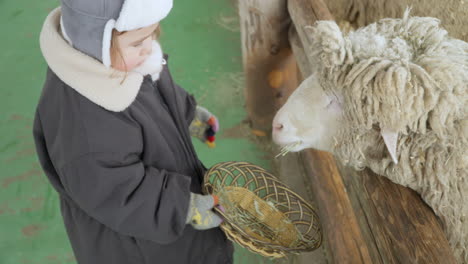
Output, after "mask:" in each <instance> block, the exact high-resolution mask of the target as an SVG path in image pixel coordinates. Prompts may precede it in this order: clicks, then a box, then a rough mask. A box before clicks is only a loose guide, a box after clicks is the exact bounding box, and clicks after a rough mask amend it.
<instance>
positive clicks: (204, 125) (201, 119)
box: [190, 106, 219, 148]
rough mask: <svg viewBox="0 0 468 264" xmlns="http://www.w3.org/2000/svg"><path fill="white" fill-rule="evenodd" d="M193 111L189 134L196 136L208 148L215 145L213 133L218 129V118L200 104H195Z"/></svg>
mask: <svg viewBox="0 0 468 264" xmlns="http://www.w3.org/2000/svg"><path fill="white" fill-rule="evenodd" d="M195 111H196V112H195V118H194V119H193V121H192V123H191V124H190V135H192V136H194V137H197V138H198V139H200V140H201V141H202V142H203V143H206V144H207V145H208V146H209V147H210V148H213V147H215V134H216V132H218V130H219V122H218V119H217V118H216V117H215V116H214V115H213V114H212V113H210V111H208V110H206V109H205V108H203V107H201V106H197V108H196V110H195Z"/></svg>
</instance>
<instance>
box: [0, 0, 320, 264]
mask: <svg viewBox="0 0 468 264" xmlns="http://www.w3.org/2000/svg"><path fill="white" fill-rule="evenodd" d="M233 2H234V1H230V0H224V1H219V0H202V1H190V0H177V1H175V3H174V4H175V7H174V9H173V11H172V14H171V15H170V16H169V18H167V19H166V20H165V21H164V22H163V34H162V44H163V47H164V50H165V52H166V53H169V54H170V60H171V65H172V69H171V70H172V74H173V76H174V79H175V80H176V81H177V82H178V83H179V84H180V85H181V86H183V87H184V88H186V89H187V90H188V91H190V92H191V93H193V94H195V97H196V98H197V99H198V101H199V104H201V105H203V106H205V107H207V108H208V109H210V110H212V112H213V113H215V114H216V115H217V116H218V117H219V119H220V123H221V132H220V133H219V135H218V140H217V147H216V148H215V149H209V148H208V147H206V146H205V145H202V144H201V143H199V142H196V143H195V144H196V148H197V150H198V152H199V155H200V157H201V159H202V161H203V162H204V163H205V165H206V166H207V167H208V166H211V165H213V164H215V163H217V162H221V161H229V160H243V161H249V162H252V163H255V164H258V165H261V166H264V167H266V168H270V163H271V160H270V159H269V158H270V156H269V155H267V154H265V152H263V151H262V150H261V148H260V147H259V146H257V145H256V144H253V143H252V142H251V141H249V140H248V139H247V138H246V137H245V136H244V135H245V134H246V133H245V131H246V130H245V128H246V124H245V123H242V120H243V119H244V118H245V116H246V113H245V110H244V107H243V106H244V100H243V74H242V66H241V55H240V54H241V51H240V33H239V26H238V18H237V8H236V7H235V5H234V4H233ZM57 5H58V1H57V0H43V1H26V0H0V23H1V24H2V25H3V31H2V41H1V42H0V49H1V50H2V52H1V53H0V77H1V79H2V83H3V86H2V89H1V90H0V98H1V104H0V112H1V115H0V127H1V128H2V129H1V141H0V168H1V170H0V263H2V264H39V263H40V264H43V263H76V261H75V260H74V257H73V254H72V250H71V247H70V245H69V242H68V239H67V237H66V233H65V230H64V227H63V223H62V219H61V215H60V211H59V208H58V199H57V194H56V193H55V191H54V190H53V189H52V188H51V186H50V185H49V184H48V181H47V179H46V177H45V176H44V175H43V172H42V170H41V168H40V166H39V164H38V161H37V158H36V155H35V150H34V144H33V141H32V132H31V124H32V118H33V113H34V109H35V106H36V103H37V100H38V98H39V95H40V92H41V87H42V84H43V81H44V73H45V70H46V64H45V62H44V60H43V58H42V56H41V53H40V50H39V45H38V38H39V32H40V29H41V26H42V22H43V20H44V18H45V16H46V15H47V14H48V13H49V12H50V11H51V10H52V9H53V8H54V7H56V6H57ZM310 261H311V260H310V259H309V260H308V263H310ZM281 262H282V263H286V262H289V263H297V261H296V260H295V258H292V259H289V260H283V261H281ZM235 263H256V264H257V263H273V261H271V260H268V259H265V258H262V257H260V256H257V255H254V254H251V253H249V252H247V251H246V250H244V249H241V248H236V253H235Z"/></svg>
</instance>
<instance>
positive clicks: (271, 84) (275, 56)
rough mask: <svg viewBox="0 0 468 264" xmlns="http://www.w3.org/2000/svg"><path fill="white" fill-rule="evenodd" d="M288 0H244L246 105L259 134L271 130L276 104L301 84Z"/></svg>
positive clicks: (242, 23)
mask: <svg viewBox="0 0 468 264" xmlns="http://www.w3.org/2000/svg"><path fill="white" fill-rule="evenodd" d="M286 7H287V6H286V0H268V1H265V0H240V1H239V17H240V24H241V42H242V57H243V66H244V72H245V78H246V90H245V95H246V108H247V113H248V116H249V120H250V121H251V127H252V129H253V131H254V133H255V134H256V135H259V136H266V135H267V134H268V133H270V130H271V124H272V120H273V116H274V114H275V107H276V106H277V105H278V104H279V103H281V101H284V100H285V98H287V96H288V95H289V94H290V93H292V91H293V90H294V89H295V87H297V69H296V63H295V60H294V56H293V54H292V51H291V48H290V47H289V43H288V36H287V30H288V28H289V25H290V18H289V15H288V12H287V8H286Z"/></svg>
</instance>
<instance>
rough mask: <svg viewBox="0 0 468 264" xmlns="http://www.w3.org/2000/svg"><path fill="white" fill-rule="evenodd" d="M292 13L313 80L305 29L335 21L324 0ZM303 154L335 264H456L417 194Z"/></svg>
mask: <svg viewBox="0 0 468 264" xmlns="http://www.w3.org/2000/svg"><path fill="white" fill-rule="evenodd" d="M288 9H289V12H290V14H291V17H292V20H293V22H294V26H295V28H294V29H291V30H290V33H289V35H290V38H291V40H290V41H291V46H292V47H293V50H294V53H295V54H297V55H296V57H298V58H302V59H298V63H299V68H300V69H301V71H302V72H303V74H304V76H308V74H310V70H311V69H312V67H313V65H314V62H313V61H311V60H310V58H308V59H307V60H305V59H303V58H304V57H307V51H306V50H307V49H304V46H305V45H308V44H309V43H310V38H311V36H310V35H308V34H307V30H304V29H305V27H306V26H308V25H313V24H314V23H315V21H316V20H317V19H319V20H328V19H331V18H332V17H331V15H330V14H329V12H328V11H327V10H326V6H325V5H324V4H323V2H322V1H321V0H315V1H312V0H310V1H309V0H289V2H288ZM307 62H308V63H307ZM303 155H304V165H305V167H306V168H307V169H308V171H309V176H310V178H311V181H312V184H311V186H312V190H313V193H314V195H316V197H315V200H316V201H317V203H318V208H319V217H320V218H321V221H322V228H323V232H324V238H325V239H324V242H325V243H327V248H328V250H329V251H330V252H329V253H328V255H329V256H331V262H332V263H456V262H455V258H454V256H453V254H452V251H451V248H450V246H449V244H448V241H447V239H446V237H445V235H444V233H443V231H442V228H441V226H440V223H439V222H438V220H437V218H436V216H435V215H434V213H433V212H432V211H431V209H430V208H428V207H427V205H426V204H425V203H424V202H423V201H422V200H421V199H420V197H419V196H418V195H417V194H416V193H415V192H414V191H412V190H410V189H408V188H405V187H403V186H400V185H397V184H394V183H392V182H390V181H389V180H387V179H386V178H384V177H382V176H378V175H376V174H374V173H372V172H371V171H370V170H365V171H362V172H357V171H355V170H353V169H351V168H346V167H344V166H342V165H341V164H338V166H337V164H336V163H335V161H334V159H333V157H332V156H331V155H330V154H328V153H325V152H320V151H315V150H308V151H304V153H303ZM345 186H346V187H345Z"/></svg>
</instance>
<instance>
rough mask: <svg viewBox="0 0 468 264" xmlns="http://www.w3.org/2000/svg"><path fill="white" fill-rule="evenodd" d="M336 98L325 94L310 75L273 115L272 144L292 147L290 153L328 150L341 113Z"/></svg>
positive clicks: (332, 142) (313, 76) (330, 147)
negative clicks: (307, 149)
mask: <svg viewBox="0 0 468 264" xmlns="http://www.w3.org/2000/svg"><path fill="white" fill-rule="evenodd" d="M338 97H339V96H336V95H328V94H326V93H325V92H324V90H323V88H322V87H321V86H320V84H319V82H318V80H317V78H316V76H315V75H311V76H310V77H309V78H307V79H306V80H305V81H304V82H302V84H301V85H300V86H299V87H298V88H297V89H296V90H295V91H294V93H293V94H292V95H291V96H290V97H289V99H288V101H287V102H286V104H284V106H283V107H282V108H281V109H280V110H279V111H278V112H277V114H276V116H275V118H274V120H273V132H272V137H273V140H274V142H275V143H276V144H278V145H280V146H282V147H287V146H290V147H292V148H291V149H290V150H289V151H292V152H297V151H301V150H303V149H306V148H315V149H320V150H325V151H331V149H332V145H333V144H334V136H335V134H336V130H337V127H338V124H339V123H340V119H341V112H342V110H341V107H340V105H339V101H338V99H339V98H338Z"/></svg>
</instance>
